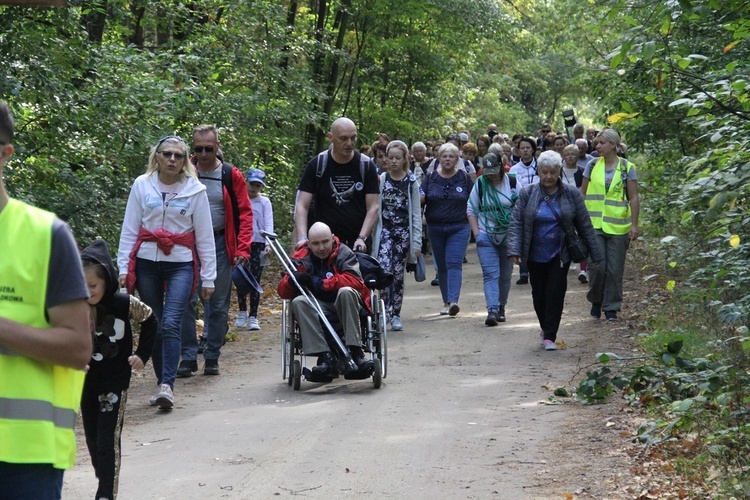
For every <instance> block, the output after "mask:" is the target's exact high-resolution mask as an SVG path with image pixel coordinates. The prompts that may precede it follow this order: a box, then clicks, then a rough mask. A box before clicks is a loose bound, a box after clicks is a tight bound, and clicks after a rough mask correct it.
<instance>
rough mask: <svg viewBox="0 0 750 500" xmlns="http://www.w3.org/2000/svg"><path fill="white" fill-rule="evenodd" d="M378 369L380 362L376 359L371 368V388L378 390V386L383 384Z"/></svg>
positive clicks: (380, 371)
mask: <svg viewBox="0 0 750 500" xmlns="http://www.w3.org/2000/svg"><path fill="white" fill-rule="evenodd" d="M380 367H381V365H380V362H379V361H378V360H377V359H376V360H375V364H374V365H373V368H372V386H373V387H374V388H375V389H380V385H381V384H382V383H383V377H382V375H383V372H382V370H381V368H380Z"/></svg>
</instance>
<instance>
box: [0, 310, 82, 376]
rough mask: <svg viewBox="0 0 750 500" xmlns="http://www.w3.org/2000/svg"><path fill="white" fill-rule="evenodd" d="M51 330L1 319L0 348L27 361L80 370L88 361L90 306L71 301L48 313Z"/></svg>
mask: <svg viewBox="0 0 750 500" xmlns="http://www.w3.org/2000/svg"><path fill="white" fill-rule="evenodd" d="M47 314H48V315H49V320H50V324H51V325H52V327H51V328H34V327H30V326H26V325H23V324H21V323H17V322H15V321H11V320H9V319H6V318H0V348H7V349H9V350H11V351H13V352H16V353H19V354H22V355H24V356H26V357H29V358H32V359H36V360H38V361H43V362H45V363H50V364H53V365H62V366H68V367H71V368H75V369H78V370H83V369H85V368H86V365H87V364H88V362H89V359H90V358H91V353H92V345H91V333H90V331H89V305H88V303H87V302H86V301H85V300H83V299H79V300H73V301H70V302H65V303H63V304H60V305H57V306H54V307H51V308H49V309H47Z"/></svg>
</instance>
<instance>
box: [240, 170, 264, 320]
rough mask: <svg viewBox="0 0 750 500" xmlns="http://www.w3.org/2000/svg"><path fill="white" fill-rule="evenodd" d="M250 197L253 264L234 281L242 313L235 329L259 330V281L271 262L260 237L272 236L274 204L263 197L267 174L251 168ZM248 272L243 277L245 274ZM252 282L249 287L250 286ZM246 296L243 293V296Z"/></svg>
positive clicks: (248, 188) (251, 261)
mask: <svg viewBox="0 0 750 500" xmlns="http://www.w3.org/2000/svg"><path fill="white" fill-rule="evenodd" d="M246 178H247V195H248V196H249V197H250V206H251V207H252V209H253V242H252V243H251V245H250V260H249V262H248V263H247V264H246V265H245V267H244V269H239V268H235V270H234V272H233V273H232V278H233V280H234V283H235V285H236V286H237V302H239V305H240V312H239V314H237V321H236V323H235V326H236V327H238V328H244V327H247V328H248V329H250V330H260V324H259V323H258V305H259V303H260V277H261V274H262V273H263V266H264V265H266V263H267V261H268V253H269V252H270V251H271V247H270V246H268V242H267V241H266V239H265V238H264V237H263V236H261V235H260V232H261V231H267V232H269V233H273V207H272V205H271V200H269V199H268V198H267V197H265V196H263V195H261V194H260V192H261V190H262V189H263V188H264V187H265V185H266V174H265V172H263V171H262V170H260V169H259V168H251V169H250V170H249V171H248V172H247V175H246ZM243 270H244V271H245V272H244V273H243V272H242V271H243ZM248 279H249V283H248ZM253 281H254V283H253ZM243 292H244V293H243ZM247 295H250V311H249V312H248V310H247V302H246V296H247Z"/></svg>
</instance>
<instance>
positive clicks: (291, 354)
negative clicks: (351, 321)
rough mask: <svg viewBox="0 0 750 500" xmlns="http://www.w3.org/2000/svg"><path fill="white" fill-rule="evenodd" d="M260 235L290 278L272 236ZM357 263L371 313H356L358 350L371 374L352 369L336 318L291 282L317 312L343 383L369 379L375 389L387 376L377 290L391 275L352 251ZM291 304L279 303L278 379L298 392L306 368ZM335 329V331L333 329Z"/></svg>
mask: <svg viewBox="0 0 750 500" xmlns="http://www.w3.org/2000/svg"><path fill="white" fill-rule="evenodd" d="M261 234H262V236H264V237H265V238H266V240H267V241H268V242H269V244H270V246H271V249H272V250H273V251H274V253H275V254H276V256H277V257H278V259H279V260H280V261H281V263H282V264H283V266H284V268H285V270H286V271H287V273H289V274H290V275H291V274H292V273H293V272H294V271H295V270H296V268H295V267H294V264H293V263H292V261H291V259H290V258H289V256H288V255H287V254H286V252H285V251H284V248H283V247H282V246H281V244H280V242H279V241H278V237H277V236H276V235H275V234H271V233H266V232H265V231H261ZM355 255H356V256H357V259H358V261H359V264H360V271H361V272H362V277H363V280H364V282H365V284H366V285H367V288H368V290H369V291H370V304H371V308H372V311H370V310H368V309H367V307H365V306H364V305H362V307H361V308H360V311H359V326H360V338H361V347H362V351H363V352H364V353H365V356H369V358H370V359H371V360H372V362H373V367H372V370H371V373H361V372H359V371H358V370H356V365H355V364H354V362H353V361H352V358H351V355H350V354H349V352H348V349H347V348H346V346H345V345H344V343H343V341H342V340H341V335H343V332H341V327H340V324H338V320H337V318H333V317H329V316H326V315H325V314H324V312H323V310H322V308H321V307H320V304H318V302H317V300H316V299H315V297H314V296H313V295H312V294H311V293H309V292H308V291H307V290H306V289H304V288H303V287H301V286H299V283H297V282H296V280H293V281H294V283H295V285H296V286H297V288H298V289H299V291H300V293H301V294H302V295H304V296H305V297H307V299H308V300H309V301H310V303H311V304H312V305H313V306H314V308H315V309H316V310H317V311H318V317H319V320H320V322H321V326H322V327H323V331H324V333H325V335H326V340H327V342H328V344H329V347H330V350H331V355H332V356H333V358H334V359H335V360H336V364H337V368H338V372H339V373H342V374H343V376H344V378H345V379H347V380H352V379H365V378H372V383H373V387H374V388H375V389H379V388H380V387H381V385H382V382H383V379H385V378H386V376H387V375H388V343H387V326H386V325H387V324H386V316H385V304H384V302H383V299H382V298H381V297H380V290H383V289H385V288H387V287H388V286H390V284H391V282H392V281H393V276H392V275H390V274H388V273H385V272H383V270H382V268H381V267H380V264H379V263H378V261H377V259H375V258H373V257H372V256H370V255H367V254H364V253H359V252H355ZM293 316H294V315H293V314H292V308H291V301H290V300H284V301H283V302H282V313H281V376H282V379H283V380H286V381H287V383H288V385H290V386H292V388H293V389H294V390H295V391H298V390H299V389H300V386H301V382H302V375H303V369H304V368H305V367H306V365H307V357H306V355H305V352H304V348H303V346H302V336H301V334H300V329H299V324H298V323H297V321H296V319H295V318H294V317H293ZM337 326H338V328H337Z"/></svg>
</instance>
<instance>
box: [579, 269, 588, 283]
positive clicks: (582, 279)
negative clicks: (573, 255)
mask: <svg viewBox="0 0 750 500" xmlns="http://www.w3.org/2000/svg"><path fill="white" fill-rule="evenodd" d="M578 281H580V282H581V283H583V284H584V285H585V284H586V283H588V282H589V273H587V272H586V271H581V272H580V273H579V274H578Z"/></svg>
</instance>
